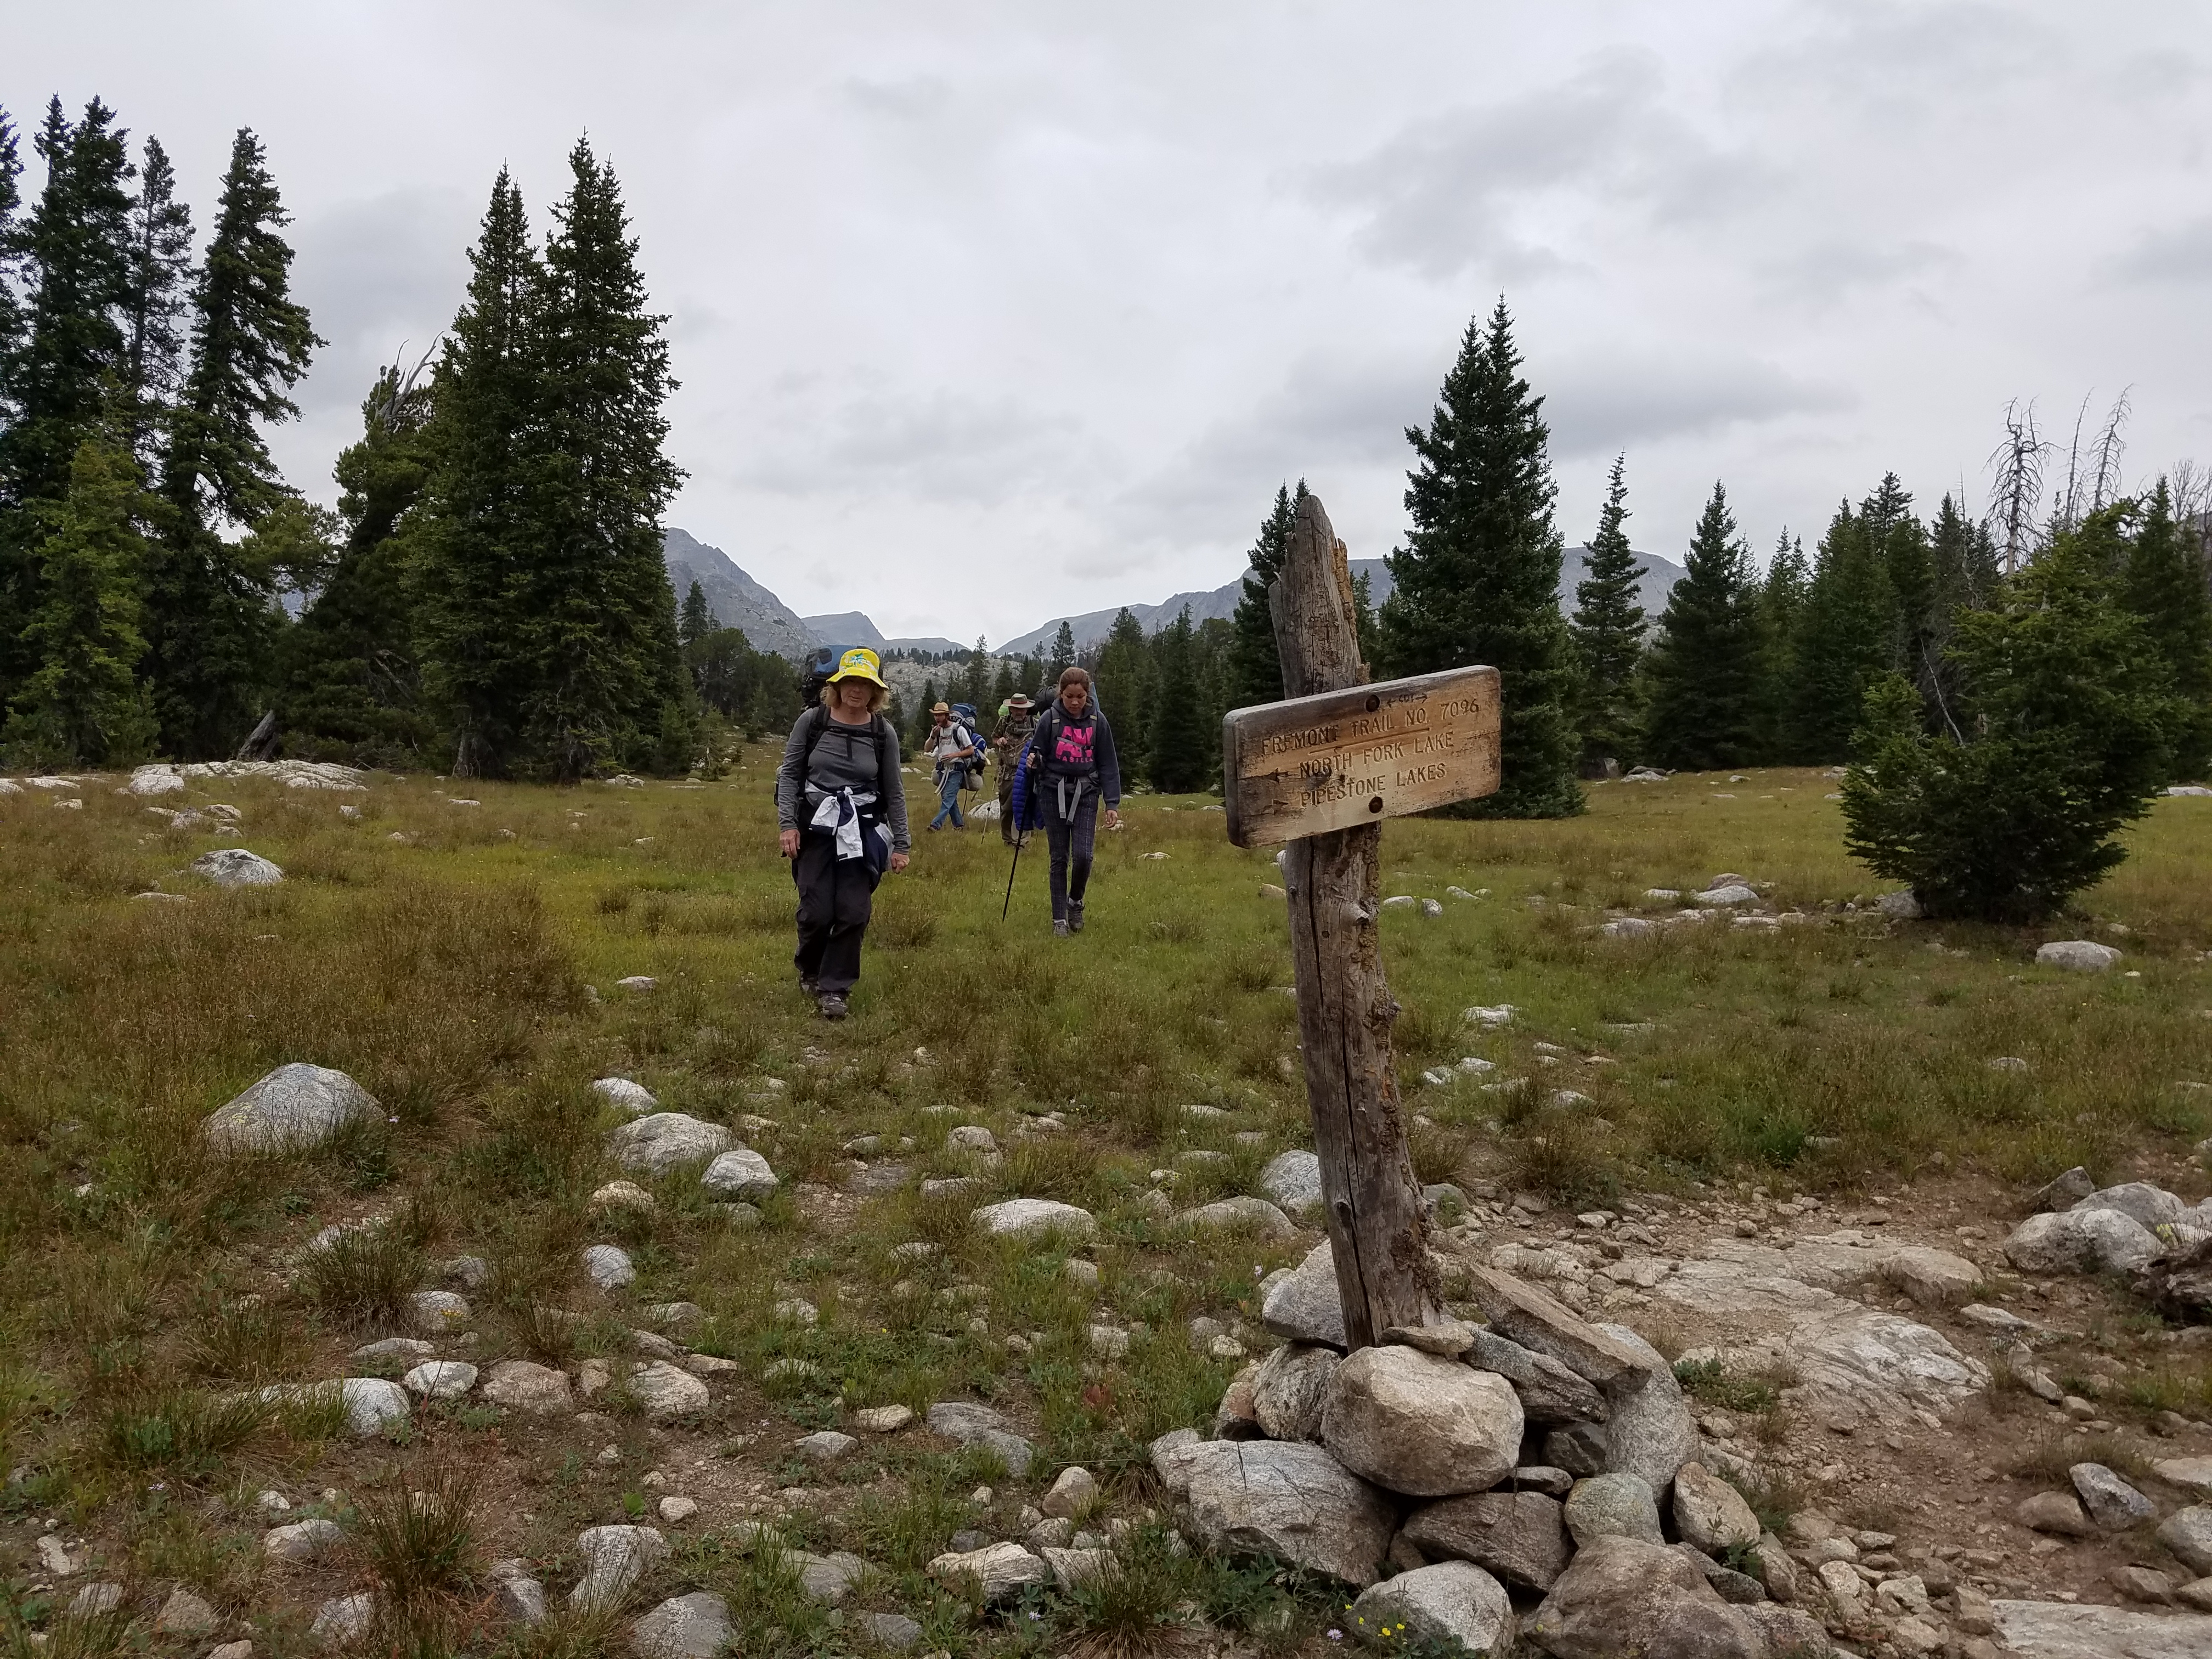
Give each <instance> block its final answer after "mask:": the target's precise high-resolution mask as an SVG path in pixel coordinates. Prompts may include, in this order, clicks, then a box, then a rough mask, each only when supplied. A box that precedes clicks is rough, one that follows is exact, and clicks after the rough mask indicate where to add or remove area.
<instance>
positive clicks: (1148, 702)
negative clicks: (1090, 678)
mask: <svg viewBox="0 0 2212 1659" xmlns="http://www.w3.org/2000/svg"><path fill="white" fill-rule="evenodd" d="M1157 671H1158V669H1157V665H1156V664H1155V663H1154V661H1153V648H1152V646H1151V645H1150V644H1148V643H1147V642H1146V639H1145V628H1144V624H1143V623H1139V621H1138V620H1137V618H1136V617H1135V616H1134V615H1133V613H1132V612H1131V611H1130V610H1129V608H1128V607H1127V605H1124V606H1122V608H1121V611H1120V613H1119V614H1118V615H1116V616H1115V618H1114V626H1113V627H1112V628H1110V629H1108V630H1107V632H1106V642H1105V644H1103V646H1101V647H1099V649H1098V684H1097V687H1096V688H1095V690H1097V696H1098V702H1099V706H1100V707H1101V708H1105V709H1106V710H1107V711H1108V713H1107V718H1108V719H1109V720H1112V721H1113V722H1114V740H1115V745H1116V750H1117V752H1118V753H1119V755H1120V757H1121V769H1122V772H1123V773H1124V774H1125V775H1127V776H1129V777H1133V778H1135V777H1142V776H1144V775H1145V753H1146V749H1145V745H1146V742H1147V741H1148V740H1149V738H1150V736H1151V732H1152V685H1153V681H1154V678H1155V677H1156V674H1157ZM1125 734H1126V735H1125Z"/></svg>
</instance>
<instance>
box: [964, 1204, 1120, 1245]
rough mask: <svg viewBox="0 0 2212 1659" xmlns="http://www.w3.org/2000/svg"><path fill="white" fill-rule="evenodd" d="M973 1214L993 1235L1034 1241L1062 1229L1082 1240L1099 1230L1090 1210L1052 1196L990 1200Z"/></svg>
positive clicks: (1063, 1231) (986, 1230) (983, 1228)
mask: <svg viewBox="0 0 2212 1659" xmlns="http://www.w3.org/2000/svg"><path fill="white" fill-rule="evenodd" d="M972 1219H973V1220H974V1221H975V1225H977V1226H979V1227H981V1229H982V1230H983V1231H985V1232H986V1233H987V1234H989V1235H990V1236H991V1237H993V1238H1019V1239H1024V1240H1028V1241H1031V1242H1034V1241H1036V1240H1038V1239H1042V1238H1046V1237H1050V1236H1051V1235H1052V1234H1054V1233H1059V1234H1060V1235H1062V1236H1063V1237H1067V1238H1072V1239H1079V1240H1080V1239H1089V1238H1091V1237H1094V1236H1095V1235H1096V1234H1097V1231H1098V1222H1097V1218H1096V1217H1094V1216H1093V1215H1092V1214H1091V1212H1090V1211H1088V1210H1084V1209H1079V1208H1077V1207H1076V1206H1074V1205H1073V1204H1061V1203H1059V1202H1057V1201H1056V1200H1052V1199H1049V1198H1010V1199H1007V1200H1006V1201H1005V1202H1004V1203H1000V1204H986V1205H985V1206H983V1207H982V1208H981V1209H980V1210H977V1211H975V1212H974V1214H973V1217H972Z"/></svg>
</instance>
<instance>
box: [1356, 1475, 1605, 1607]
mask: <svg viewBox="0 0 2212 1659" xmlns="http://www.w3.org/2000/svg"><path fill="white" fill-rule="evenodd" d="M1398 1535H1399V1537H1401V1538H1402V1539H1404V1540H1406V1541H1407V1542H1408V1543H1411V1544H1412V1545H1413V1546H1414V1547H1416V1548H1417V1549H1419V1551H1420V1553H1422V1554H1423V1555H1424V1556H1425V1557H1427V1558H1429V1559H1431V1560H1438V1559H1453V1560H1460V1561H1472V1562H1474V1564H1475V1565H1477V1566H1479V1567H1480V1568H1482V1569H1483V1570H1484V1571H1486V1572H1491V1573H1494V1574H1496V1575H1497V1576H1498V1577H1499V1578H1502V1579H1504V1581H1505V1582H1506V1583H1509V1584H1516V1585H1519V1586H1520V1587H1521V1588H1522V1589H1530V1590H1534V1591H1535V1592H1536V1593H1537V1594H1538V1595H1542V1594H1543V1593H1544V1592H1545V1591H1547V1590H1548V1589H1551V1588H1552V1586H1553V1583H1556V1582H1557V1581H1558V1579H1559V1575H1560V1574H1561V1573H1562V1572H1564V1571H1566V1566H1567V1561H1568V1559H1569V1557H1570V1556H1571V1554H1572V1553H1573V1550H1572V1547H1571V1545H1570V1544H1569V1542H1568V1540H1567V1530H1566V1523H1565V1518H1564V1514H1563V1511H1562V1510H1561V1507H1560V1504H1559V1501H1558V1500H1557V1499H1556V1498H1547V1497H1545V1496H1543V1495H1542V1494H1541V1493H1540V1492H1472V1493H1469V1494H1468V1495H1467V1496H1465V1497H1462V1498H1445V1499H1443V1501H1442V1502H1441V1503H1436V1504H1427V1505H1426V1506H1425V1507H1423V1508H1421V1509H1418V1510H1414V1511H1413V1513H1412V1514H1411V1515H1409V1516H1407V1517H1406V1524H1405V1528H1404V1530H1403V1531H1401V1533H1400V1534H1398Z"/></svg>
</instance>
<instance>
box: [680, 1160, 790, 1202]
mask: <svg viewBox="0 0 2212 1659" xmlns="http://www.w3.org/2000/svg"><path fill="white" fill-rule="evenodd" d="M699 1184H700V1185H701V1186H702V1187H704V1188H706V1189H707V1190H708V1192H710V1193H714V1194H718V1195H719V1196H720V1197H723V1198H726V1199H738V1200H744V1201H747V1202H750V1203H757V1202H758V1201H759V1200H762V1199H764V1198H769V1197H773V1196H774V1195H775V1190H776V1188H778V1187H779V1186H781V1184H782V1183H781V1182H779V1181H778V1180H777V1179H776V1175H775V1170H771V1169H770V1168H769V1164H768V1160H767V1159H766V1158H763V1157H762V1156H761V1155H760V1154H759V1153H758V1152H755V1151H753V1149H752V1148H751V1147H750V1146H732V1148H731V1149H730V1150H729V1151H728V1152H723V1153H721V1154H720V1155H719V1156H718V1157H717V1158H715V1159H714V1162H713V1163H712V1164H708V1166H707V1169H706V1173H705V1174H703V1175H702V1176H700V1177H699Z"/></svg>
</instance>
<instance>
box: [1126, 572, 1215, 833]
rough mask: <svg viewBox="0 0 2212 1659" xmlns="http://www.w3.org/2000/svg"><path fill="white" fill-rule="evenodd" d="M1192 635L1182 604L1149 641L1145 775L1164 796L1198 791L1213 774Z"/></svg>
mask: <svg viewBox="0 0 2212 1659" xmlns="http://www.w3.org/2000/svg"><path fill="white" fill-rule="evenodd" d="M1193 633H1194V629H1193V628H1192V625H1191V620H1190V607H1189V606H1188V605H1185V606H1183V608H1182V611H1181V612H1180V613H1179V614H1178V615H1177V616H1176V619H1175V621H1174V622H1172V623H1170V624H1169V625H1168V626H1167V627H1165V628H1164V629H1161V630H1160V632H1159V635H1158V639H1157V640H1156V641H1154V651H1153V659H1154V664H1155V671H1156V672H1157V674H1158V683H1157V684H1156V685H1155V687H1154V690H1153V694H1152V719H1151V720H1150V722H1149V724H1148V727H1147V729H1146V740H1145V775H1146V779H1147V780H1148V781H1150V782H1151V784H1152V787H1153V788H1155V789H1157V790H1158V791H1160V792H1161V793H1163V794H1170V795H1182V794H1188V793H1190V792H1191V791H1193V790H1195V789H1203V788H1205V787H1206V783H1207V781H1208V780H1209V778H1210V776H1211V775H1212V768H1211V767H1210V766H1209V765H1208V764H1207V763H1206V713H1205V706H1204V703H1203V702H1202V701H1201V696H1200V686H1199V676H1198V667H1199V665H1198V661H1197V654H1196V651H1195V648H1194V644H1193V640H1192V635H1193ZM1109 718H1110V716H1109Z"/></svg>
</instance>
